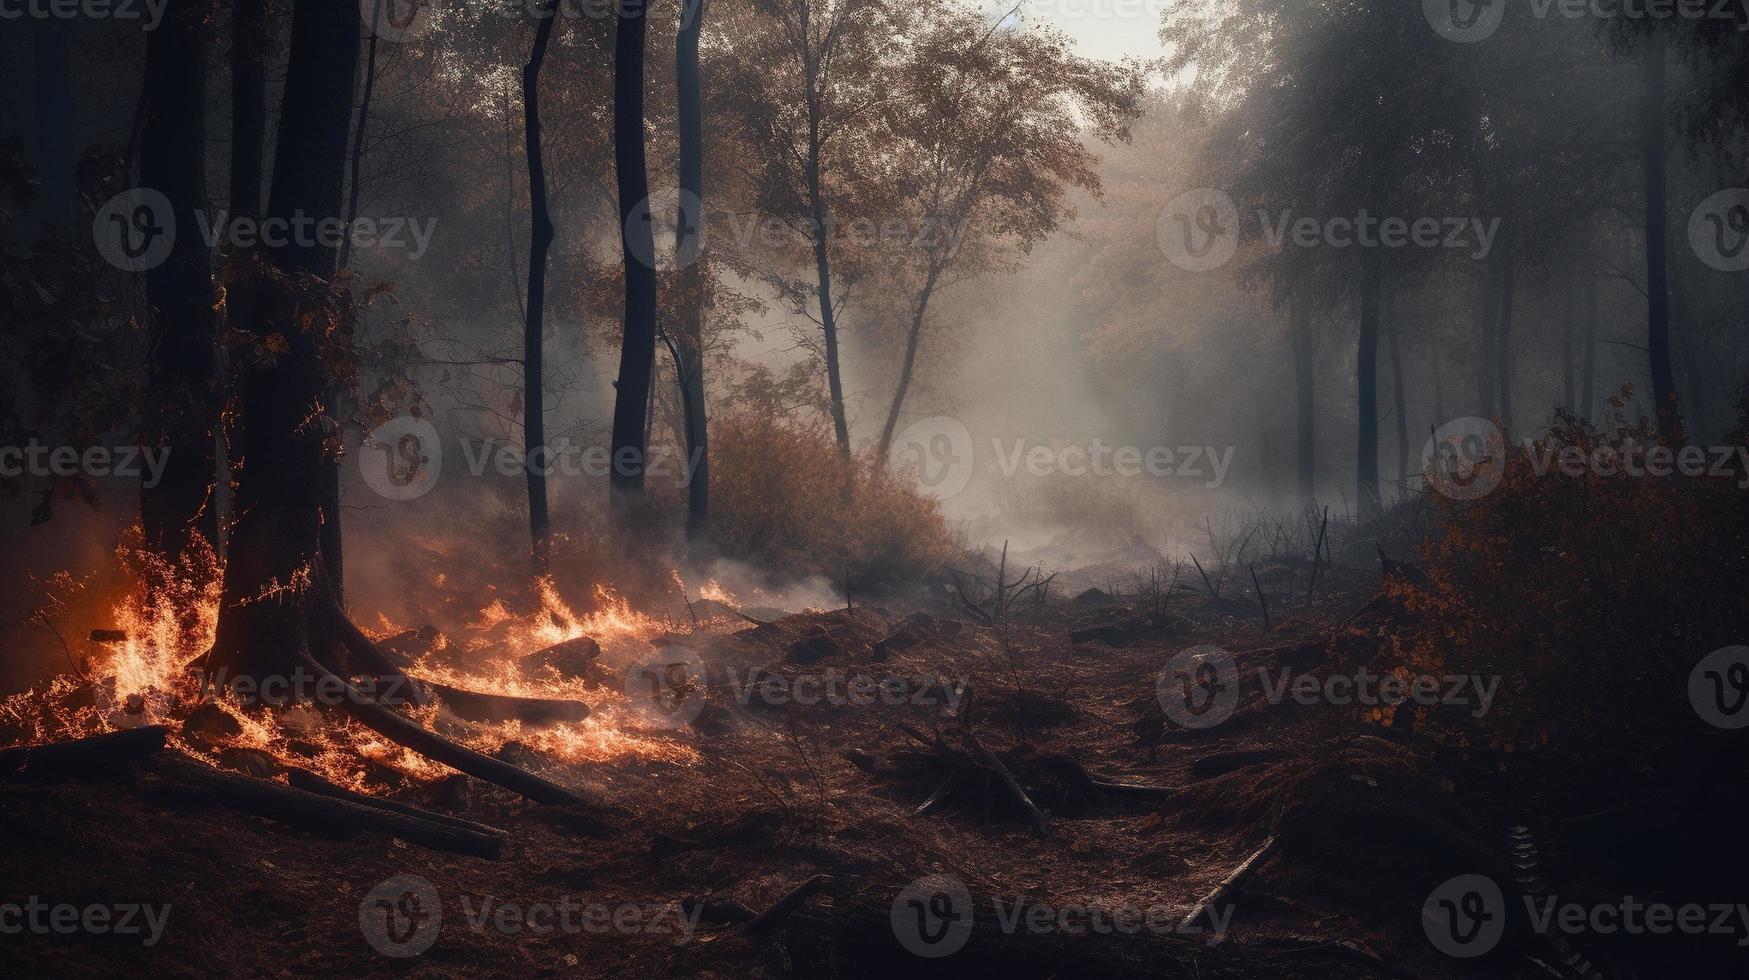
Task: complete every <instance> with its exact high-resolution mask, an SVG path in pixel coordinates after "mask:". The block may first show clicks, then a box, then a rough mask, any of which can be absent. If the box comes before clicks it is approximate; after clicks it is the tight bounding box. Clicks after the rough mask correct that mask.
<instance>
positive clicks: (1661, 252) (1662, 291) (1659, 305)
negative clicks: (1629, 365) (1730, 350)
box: [1640, 30, 1682, 444]
mask: <svg viewBox="0 0 1749 980" xmlns="http://www.w3.org/2000/svg"><path fill="white" fill-rule="evenodd" d="M1668 47H1669V44H1668V40H1667V39H1666V37H1665V34H1664V32H1663V31H1661V30H1652V31H1650V32H1649V33H1647V34H1646V35H1645V41H1644V53H1643V56H1642V58H1643V61H1642V64H1643V67H1644V70H1645V82H1644V87H1643V90H1642V103H1641V106H1640V148H1641V152H1642V155H1643V157H1644V160H1645V179H1646V353H1647V356H1648V358H1649V361H1650V363H1649V367H1650V370H1651V374H1652V409H1653V412H1654V413H1655V414H1656V416H1657V419H1656V421H1657V425H1658V431H1659V433H1660V434H1661V435H1662V436H1663V437H1664V439H1665V440H1666V441H1667V442H1670V443H1673V444H1674V443H1676V442H1679V441H1681V438H1682V434H1681V433H1682V418H1681V415H1680V414H1679V409H1680V406H1678V405H1677V403H1676V378H1675V369H1674V368H1673V367H1672V364H1671V357H1670V258H1669V252H1670V232H1669V230H1668V228H1666V222H1667V221H1668V220H1669V217H1668V215H1667V214H1666V213H1665V211H1666V208H1667V207H1668V204H1667V195H1668V186H1667V185H1668V178H1667V177H1666V171H1667V170H1668V166H1667V157H1668V153H1669V150H1668V147H1667V145H1666V142H1665V111H1666V110H1665V88H1666V85H1667V81H1666V75H1667V73H1668V67H1667V65H1666V62H1667V60H1668V56H1667V50H1668Z"/></svg>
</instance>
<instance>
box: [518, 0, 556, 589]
mask: <svg viewBox="0 0 1749 980" xmlns="http://www.w3.org/2000/svg"><path fill="white" fill-rule="evenodd" d="M558 3H559V0H547V3H546V4H544V5H543V6H542V8H541V21H540V25H539V26H538V27H536V28H535V32H534V50H533V52H532V53H530V55H529V58H528V64H526V65H523V66H522V132H523V140H524V144H525V145H524V154H525V155H526V156H527V158H528V206H529V214H530V216H531V219H532V226H533V227H532V230H531V231H530V233H529V243H528V305H527V306H526V307H525V308H524V314H523V321H522V445H523V447H524V458H523V465H524V467H525V468H526V469H527V471H528V531H529V540H530V548H531V551H530V554H531V555H532V557H533V561H534V574H535V575H537V576H544V575H546V574H547V572H548V570H549V569H550V568H551V559H552V525H551V523H550V522H549V519H548V516H547V470H546V467H547V465H548V464H549V463H550V462H551V460H549V459H548V458H547V429H546V398H545V394H546V391H545V388H544V387H543V384H544V382H543V373H542V371H543V369H542V366H541V355H542V346H543V342H544V336H545V334H544V323H543V318H544V317H545V316H546V306H547V253H548V251H550V250H551V249H552V246H553V215H552V210H551V208H550V207H549V206H548V204H547V169H546V161H545V159H544V158H543V156H542V154H541V128H540V70H541V65H542V64H544V63H545V62H546V57H547V44H548V43H549V42H551V40H552V37H553V24H554V23H555V22H557V21H558V19H559V18H558Z"/></svg>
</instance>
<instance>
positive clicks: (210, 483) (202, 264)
mask: <svg viewBox="0 0 1749 980" xmlns="http://www.w3.org/2000/svg"><path fill="white" fill-rule="evenodd" d="M200 6H201V5H200V4H198V3H194V2H190V0H170V2H169V4H168V6H167V7H166V8H165V10H164V12H163V21H162V23H161V24H160V25H159V28H158V29H157V30H155V31H152V32H150V33H148V34H147V40H146V84H145V89H146V98H145V103H146V119H145V125H144V129H143V130H142V135H141V141H140V179H141V181H142V183H143V184H144V185H145V186H146V187H151V188H155V189H157V190H158V191H159V192H161V193H162V194H163V195H164V197H165V198H166V199H167V200H168V201H169V202H170V208H171V214H168V215H161V216H159V219H158V220H160V221H165V222H169V221H183V222H185V223H186V222H187V221H189V220H190V218H191V216H193V215H195V214H205V213H206V204H207V201H206V55H207V45H208V36H207V30H208V28H207V25H206V24H205V23H204V22H203V19H202V18H201V17H200V16H199V15H200V10H199V9H198V8H199V7H200ZM146 296H147V299H148V301H149V303H150V305H151V314H150V316H151V319H150V323H151V327H150V330H151V333H150V338H151V341H150V343H151V351H152V353H151V359H150V363H149V387H150V394H149V396H148V397H147V399H146V409H145V417H144V419H143V432H142V441H143V442H144V443H145V444H146V445H147V446H149V447H151V448H154V449H159V450H165V451H167V452H168V454H169V455H168V461H167V463H166V465H165V468H164V472H163V474H162V476H161V479H160V480H159V482H157V483H156V484H154V485H149V486H142V487H141V488H140V523H141V526H142V528H143V529H144V532H145V538H146V545H147V547H149V548H151V549H153V550H154V551H155V552H157V553H158V554H160V555H162V556H164V557H165V558H167V559H169V560H170V561H171V562H174V561H175V560H176V559H177V558H179V557H180V556H181V554H182V552H183V549H184V548H185V547H187V546H188V545H190V544H191V543H193V539H194V538H195V537H199V538H201V539H203V540H204V541H205V542H206V543H207V544H209V545H211V544H214V543H216V542H217V540H218V515H217V511H216V510H215V509H214V507H213V504H212V494H213V487H214V483H215V482H216V480H217V478H218V471H217V464H216V460H215V452H214V441H213V427H214V425H215V423H216V422H217V421H218V406H217V403H216V396H215V390H214V384H213V377H214V362H215V359H216V352H215V349H214V344H215V340H216V337H215V331H214V326H215V322H216V317H215V315H214V313H213V305H214V293H213V283H212V257H211V256H210V255H209V254H208V252H207V248H206V244H205V243H204V242H203V241H202V239H201V237H200V236H199V235H195V234H192V233H187V234H182V235H178V236H176V241H175V245H174V246H173V247H172V248H171V252H170V255H169V257H168V258H167V259H166V260H165V261H164V262H163V263H162V264H161V265H159V266H158V267H157V268H154V269H152V270H150V271H149V272H147V273H146Z"/></svg>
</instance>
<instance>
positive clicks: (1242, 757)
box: [1190, 749, 1291, 779]
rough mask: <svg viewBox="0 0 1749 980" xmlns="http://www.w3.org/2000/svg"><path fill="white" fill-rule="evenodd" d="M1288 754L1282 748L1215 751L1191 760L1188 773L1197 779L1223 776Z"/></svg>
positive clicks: (1278, 760)
mask: <svg viewBox="0 0 1749 980" xmlns="http://www.w3.org/2000/svg"><path fill="white" fill-rule="evenodd" d="M1290 754H1291V753H1289V752H1287V751H1285V750H1283V749H1239V750H1237V751H1234V752H1216V753H1214V754H1213V755H1205V756H1203V757H1202V758H1200V759H1197V760H1196V761H1194V762H1192V763H1191V764H1190V774H1191V775H1193V776H1196V777H1197V778H1199V779H1207V778H1210V777H1212V776H1225V775H1226V774H1228V773H1230V772H1238V771H1239V770H1241V769H1246V768H1249V767H1251V766H1261V765H1263V764H1265V763H1269V762H1280V761H1281V760H1282V759H1285V758H1287V757H1288V756H1289V755H1290Z"/></svg>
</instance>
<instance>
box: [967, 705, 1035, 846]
mask: <svg viewBox="0 0 1749 980" xmlns="http://www.w3.org/2000/svg"><path fill="white" fill-rule="evenodd" d="M960 738H961V740H962V741H963V742H964V743H965V746H966V750H967V751H968V752H970V753H971V755H972V759H973V761H975V762H977V763H978V765H980V766H982V767H983V768H985V769H987V770H989V771H990V772H993V773H995V774H996V778H997V779H998V780H999V781H1000V782H1001V783H1002V785H1003V786H1004V787H1006V788H1007V790H1008V793H1009V795H1010V796H1012V797H1013V798H1014V801H1015V802H1016V803H1018V804H1019V805H1020V807H1021V809H1022V810H1024V811H1025V812H1026V815H1027V817H1028V818H1029V819H1031V820H1032V825H1033V827H1034V828H1035V829H1037V830H1038V832H1039V833H1040V834H1045V833H1049V832H1050V818H1048V817H1046V816H1045V814H1044V811H1042V810H1040V809H1039V808H1038V805H1037V804H1035V803H1033V801H1032V797H1030V796H1028V795H1026V790H1025V789H1022V788H1021V785H1020V780H1018V779H1015V778H1014V774H1013V773H1011V772H1009V771H1008V767H1007V766H1005V765H1003V764H1002V760H1001V759H998V758H996V755H995V753H993V752H991V751H990V750H989V749H987V748H985V747H984V743H982V742H980V741H978V736H976V735H974V734H972V730H971V729H970V728H965V729H962V730H961V732H960Z"/></svg>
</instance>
